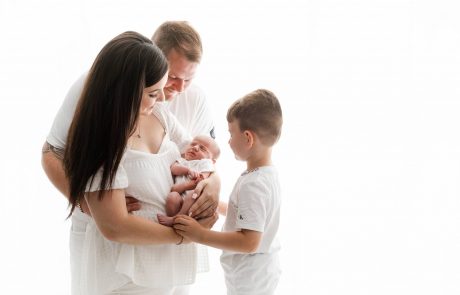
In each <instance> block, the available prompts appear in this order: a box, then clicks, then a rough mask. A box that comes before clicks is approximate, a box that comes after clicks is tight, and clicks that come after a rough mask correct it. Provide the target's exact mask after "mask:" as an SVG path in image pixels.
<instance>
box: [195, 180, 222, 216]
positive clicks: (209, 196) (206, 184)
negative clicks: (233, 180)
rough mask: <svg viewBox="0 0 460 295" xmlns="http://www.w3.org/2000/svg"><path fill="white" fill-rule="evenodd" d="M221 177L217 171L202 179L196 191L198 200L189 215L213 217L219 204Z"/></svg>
mask: <svg viewBox="0 0 460 295" xmlns="http://www.w3.org/2000/svg"><path fill="white" fill-rule="evenodd" d="M219 192H220V177H219V175H217V173H216V172H214V173H212V174H211V175H210V176H209V177H208V178H206V179H204V180H202V181H200V182H199V183H198V184H197V186H196V188H195V191H194V196H196V197H194V198H195V199H196V202H195V203H194V204H193V205H192V207H190V210H189V215H190V216H192V217H193V218H196V219H202V218H206V217H211V216H212V215H213V214H214V213H215V212H216V209H217V206H218V205H219Z"/></svg>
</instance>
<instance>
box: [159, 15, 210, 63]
mask: <svg viewBox="0 0 460 295" xmlns="http://www.w3.org/2000/svg"><path fill="white" fill-rule="evenodd" d="M152 41H153V42H154V43H155V44H156V45H157V46H158V47H159V48H160V49H161V51H163V53H164V55H165V56H166V57H167V56H168V54H169V53H170V52H171V50H172V49H175V50H176V51H177V52H178V53H179V54H181V55H184V56H185V57H186V58H187V59H188V60H189V61H191V62H196V63H199V62H200V61H201V56H202V54H203V45H202V44H201V38H200V35H199V34H198V32H197V31H196V30H195V29H194V28H192V26H190V25H189V23H188V22H186V21H167V22H164V23H163V24H161V25H160V26H159V27H158V29H157V30H156V31H155V33H154V34H153V36H152Z"/></svg>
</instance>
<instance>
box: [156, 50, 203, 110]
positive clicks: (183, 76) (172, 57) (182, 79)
mask: <svg viewBox="0 0 460 295" xmlns="http://www.w3.org/2000/svg"><path fill="white" fill-rule="evenodd" d="M166 58H167V59H168V62H169V75H168V82H167V83H166V86H165V88H164V93H165V98H166V101H171V100H173V99H174V97H176V95H178V94H179V93H181V92H183V91H184V90H185V89H186V88H187V87H188V86H189V85H190V83H191V81H192V79H193V78H194V76H195V71H196V69H197V67H198V63H196V62H191V61H189V60H188V59H187V58H186V57H185V56H183V55H181V54H179V53H178V52H177V51H176V50H174V49H172V50H171V51H170V52H169V54H168V56H167V57H166Z"/></svg>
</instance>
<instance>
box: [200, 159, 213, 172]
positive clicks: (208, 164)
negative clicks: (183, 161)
mask: <svg viewBox="0 0 460 295" xmlns="http://www.w3.org/2000/svg"><path fill="white" fill-rule="evenodd" d="M196 166H197V168H196V170H197V171H198V172H214V171H216V169H215V167H214V163H213V162H212V160H211V159H202V160H198V163H197V165H196Z"/></svg>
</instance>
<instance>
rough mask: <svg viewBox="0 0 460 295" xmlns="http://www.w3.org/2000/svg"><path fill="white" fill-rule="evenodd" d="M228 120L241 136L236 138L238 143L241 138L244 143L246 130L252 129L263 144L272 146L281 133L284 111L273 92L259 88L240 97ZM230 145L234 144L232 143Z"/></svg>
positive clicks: (231, 109)
mask: <svg viewBox="0 0 460 295" xmlns="http://www.w3.org/2000/svg"><path fill="white" fill-rule="evenodd" d="M227 121H228V123H229V129H235V130H234V131H236V132H237V133H238V134H237V135H238V136H241V138H238V139H236V140H235V144H236V145H237V144H239V143H238V142H239V140H242V141H241V142H240V143H243V142H244V141H245V139H244V138H245V132H249V131H250V132H253V133H255V135H256V136H257V137H258V139H259V141H260V143H261V144H262V145H264V146H266V147H271V146H273V145H274V144H275V143H276V142H277V141H278V139H279V137H280V135H281V127H282V125H283V113H282V111H281V106H280V103H279V101H278V99H277V98H276V96H275V95H274V94H273V92H271V91H269V90H266V89H258V90H255V91H253V92H251V93H249V94H247V95H245V96H244V97H243V98H240V99H238V100H237V101H235V102H234V103H233V104H232V105H231V106H230V108H229V109H228V112H227ZM230 141H232V139H230ZM230 143H231V142H230ZM230 145H231V146H232V143H231V144H230ZM232 149H233V147H232ZM234 151H235V150H234Z"/></svg>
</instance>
